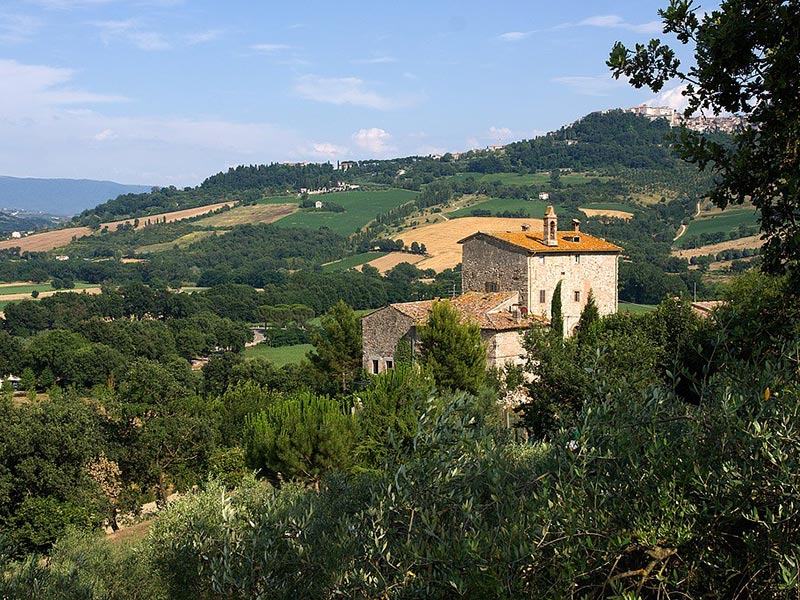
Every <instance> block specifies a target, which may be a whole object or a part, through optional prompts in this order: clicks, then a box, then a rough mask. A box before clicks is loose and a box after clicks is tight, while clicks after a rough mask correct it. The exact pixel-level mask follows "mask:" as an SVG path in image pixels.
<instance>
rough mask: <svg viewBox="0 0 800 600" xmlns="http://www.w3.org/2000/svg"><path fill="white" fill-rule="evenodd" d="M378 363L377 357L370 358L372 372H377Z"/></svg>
mask: <svg viewBox="0 0 800 600" xmlns="http://www.w3.org/2000/svg"><path fill="white" fill-rule="evenodd" d="M378 364H379V363H378V359H377V358H373V359H372V372H373V373H375V374H376V375H377V374H378Z"/></svg>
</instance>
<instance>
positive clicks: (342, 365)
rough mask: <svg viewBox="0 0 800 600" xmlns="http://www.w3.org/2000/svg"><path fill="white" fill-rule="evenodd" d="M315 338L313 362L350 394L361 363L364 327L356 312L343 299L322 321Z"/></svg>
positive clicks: (342, 389)
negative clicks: (349, 391)
mask: <svg viewBox="0 0 800 600" xmlns="http://www.w3.org/2000/svg"><path fill="white" fill-rule="evenodd" d="M320 321H321V327H320V328H319V329H318V330H317V331H316V332H314V334H313V335H312V343H313V344H314V346H315V347H316V348H315V352H314V353H312V354H311V361H312V362H313V363H314V364H315V365H316V366H317V368H319V369H320V371H322V372H323V373H326V374H327V375H329V376H330V377H331V379H332V380H335V381H336V382H337V386H338V385H341V391H342V392H346V391H347V385H348V382H352V381H353V379H354V378H355V375H356V372H357V371H358V367H359V365H360V364H361V327H360V323H359V321H358V318H357V317H356V315H355V313H354V312H353V309H352V308H350V307H349V306H348V305H347V304H345V303H344V302H342V301H341V300H339V302H337V303H336V304H334V305H333V306H332V307H331V308H330V310H328V312H327V313H325V314H324V315H323V316H322V318H321V320H320Z"/></svg>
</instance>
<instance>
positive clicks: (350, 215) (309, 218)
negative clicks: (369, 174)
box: [275, 189, 418, 235]
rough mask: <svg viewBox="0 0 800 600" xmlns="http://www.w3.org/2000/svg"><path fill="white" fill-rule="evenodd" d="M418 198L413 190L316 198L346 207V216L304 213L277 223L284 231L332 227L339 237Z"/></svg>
mask: <svg viewBox="0 0 800 600" xmlns="http://www.w3.org/2000/svg"><path fill="white" fill-rule="evenodd" d="M417 195H418V193H417V192H412V191H409V190H399V189H389V190H380V191H353V192H336V193H333V194H322V195H320V196H312V198H313V199H314V200H322V201H323V202H333V203H335V204H338V205H340V206H343V207H344V209H345V212H343V213H333V212H324V211H310V210H301V211H300V212H296V213H294V214H292V215H287V216H286V217H284V218H282V219H280V220H278V221H276V222H275V224H276V225H280V226H283V227H304V228H307V229H318V228H320V227H329V228H330V229H331V230H332V231H333V232H334V233H338V234H339V235H350V234H351V233H355V232H356V231H358V230H359V229H361V228H362V227H364V225H366V224H367V223H369V222H370V221H372V220H373V219H374V218H375V216H376V215H378V214H379V213H384V212H386V211H388V210H391V209H393V208H396V207H398V206H400V205H401V204H405V203H406V202H410V201H411V200H413V199H414V198H416V197H417Z"/></svg>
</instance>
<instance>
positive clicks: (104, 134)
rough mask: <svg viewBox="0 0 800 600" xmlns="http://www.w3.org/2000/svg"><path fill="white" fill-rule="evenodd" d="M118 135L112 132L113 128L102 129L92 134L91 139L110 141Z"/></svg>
mask: <svg viewBox="0 0 800 600" xmlns="http://www.w3.org/2000/svg"><path fill="white" fill-rule="evenodd" d="M118 137H119V136H118V135H117V134H116V133H115V132H114V130H113V129H103V131H101V132H100V133H98V134H97V135H94V136H92V139H93V140H94V141H95V142H110V141H112V140H116V139H117V138H118Z"/></svg>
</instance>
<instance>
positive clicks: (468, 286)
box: [461, 236, 528, 307]
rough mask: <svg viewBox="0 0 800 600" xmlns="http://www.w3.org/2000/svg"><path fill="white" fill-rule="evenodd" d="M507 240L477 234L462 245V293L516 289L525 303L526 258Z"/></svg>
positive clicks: (526, 292)
mask: <svg viewBox="0 0 800 600" xmlns="http://www.w3.org/2000/svg"><path fill="white" fill-rule="evenodd" d="M510 250H512V248H511V247H510V246H509V244H507V243H506V242H503V241H502V240H498V239H495V238H492V237H488V236H486V237H483V236H482V237H478V238H475V239H474V240H472V241H471V243H469V244H463V245H462V247H461V290H462V292H497V291H515V292H519V296H520V302H521V303H522V304H523V305H524V306H526V307H527V306H528V304H527V299H528V259H527V257H526V256H525V255H524V254H521V253H519V252H513V251H510Z"/></svg>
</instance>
